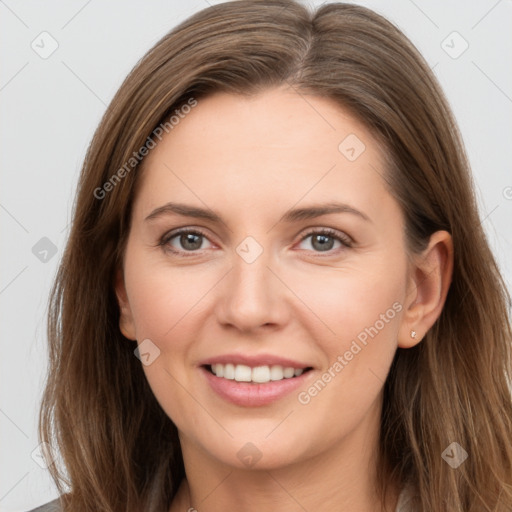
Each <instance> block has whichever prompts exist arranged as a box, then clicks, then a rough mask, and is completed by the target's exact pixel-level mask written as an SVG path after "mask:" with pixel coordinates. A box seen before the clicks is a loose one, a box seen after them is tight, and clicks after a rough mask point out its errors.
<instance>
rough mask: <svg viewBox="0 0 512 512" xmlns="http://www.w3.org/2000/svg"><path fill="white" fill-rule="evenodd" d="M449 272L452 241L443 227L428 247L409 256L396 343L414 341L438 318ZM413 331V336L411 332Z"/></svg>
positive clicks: (408, 345)
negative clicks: (400, 321)
mask: <svg viewBox="0 0 512 512" xmlns="http://www.w3.org/2000/svg"><path fill="white" fill-rule="evenodd" d="M452 272H453V241H452V237H451V235H450V233H448V232H447V231H436V232H435V233H434V234H433V235H432V236H431V237H430V241H429V244H428V247H427V248H426V249H425V250H424V251H423V252H422V253H421V254H420V255H418V256H415V257H414V258H413V261H412V262H411V267H410V269H409V274H408V275H409V277H408V284H407V295H406V301H405V302H406V304H405V306H406V307H405V313H404V316H403V317H402V324H401V325H400V332H399V335H398V346H399V347H400V348H411V347H413V346H415V345H416V344H418V343H419V342H420V341H421V340H422V338H423V337H424V336H425V334H426V333H427V331H428V330H429V329H430V328H431V327H432V325H434V323H435V321H436V320H437V319H438V317H439V315H440V314H441V311H442V310H443V306H444V303H445V300H446V296H447V295H448V290H449V288H450V283H451V280H452ZM411 331H415V332H416V337H415V338H413V337H412V336H411Z"/></svg>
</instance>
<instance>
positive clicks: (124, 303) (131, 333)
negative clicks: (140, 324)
mask: <svg viewBox="0 0 512 512" xmlns="http://www.w3.org/2000/svg"><path fill="white" fill-rule="evenodd" d="M115 292H116V297H117V302H118V304H119V329H120V331H121V333H122V334H123V336H124V337H125V338H128V339H129V340H132V341H135V340H136V339H137V336H136V334H135V323H134V321H133V315H132V311H131V308H130V303H129V301H128V294H127V293H126V287H125V283H124V275H123V271H122V269H118V270H117V272H116V279H115Z"/></svg>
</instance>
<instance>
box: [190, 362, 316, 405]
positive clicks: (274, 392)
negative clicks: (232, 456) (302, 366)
mask: <svg viewBox="0 0 512 512" xmlns="http://www.w3.org/2000/svg"><path fill="white" fill-rule="evenodd" d="M200 370H201V371H202V372H203V374H204V375H205V377H206V380H207V381H208V383H209V384H210V386H211V387H212V389H213V390H214V391H215V392H216V393H217V394H218V395H219V396H221V397H222V398H224V399H225V400H227V401H228V402H231V403H233V404H235V405H241V406H245V407H258V406H261V405H267V404H270V403H272V402H275V401H277V400H279V399H280V398H283V397H284V396H286V395H288V394H289V393H291V392H292V391H294V390H296V389H297V388H299V387H300V386H301V385H304V382H305V380H306V379H307V378H308V377H309V374H310V373H311V372H312V370H309V371H307V372H305V373H303V374H302V375H299V376H298V377H292V378H290V379H282V380H275V381H270V382H265V383H263V384H255V383H251V382H237V381H236V380H230V379H224V378H223V377H217V376H216V375H214V374H213V373H211V372H210V370H208V369H207V368H204V367H201V368H200Z"/></svg>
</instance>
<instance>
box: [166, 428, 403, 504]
mask: <svg viewBox="0 0 512 512" xmlns="http://www.w3.org/2000/svg"><path fill="white" fill-rule="evenodd" d="M375 434H376V433H375V432H373V430H372V429H370V428H367V429H364V428H358V429H356V430H355V431H353V432H351V433H350V435H349V436H347V437H345V438H344V439H342V440H341V441H340V442H339V443H337V444H336V445H334V446H331V447H330V449H329V450H328V451H327V452H323V453H319V454H316V455H315V456H312V457H310V458H308V459H302V460H301V461H298V462H296V463H294V464H290V465H288V466H286V467H282V466H281V467H275V468H263V469H257V468H252V469H240V468H236V467H233V466H228V465H225V464H222V463H220V462H219V461H218V460H217V459H207V458H204V457H199V456H198V454H197V452H195V449H194V448H193V446H192V444H190V445H188V443H186V445H185V446H183V455H184V462H185V470H186V475H187V478H186V479H184V480H183V481H182V484H181V486H180V488H179V490H178V493H177V495H176V496H175V499H174V501H173V504H172V507H171V510H170V512H177V511H180V512H185V511H189V512H194V510H196V511H198V512H220V511H223V512H224V511H225V510H244V511H246V512H256V511H258V512H260V511H261V510H265V511H266V512H277V511H279V512H292V511H293V512H296V511H297V510H314V511H316V512H322V511H333V510H335V511H336V512H349V511H350V512H353V511H354V510H357V511H358V512H376V511H379V512H380V511H381V510H382V511H384V510H386V511H389V512H394V510H395V508H396V504H397V501H398V495H399V492H400V488H399V487H398V486H396V485H392V486H391V489H390V492H389V495H388V498H387V500H386V503H382V502H381V501H380V496H379V495H378V493H377V486H376V482H377V480H376V453H377V448H378V446H377V442H378V436H376V435H375ZM372 439H373V440H374V441H373V442H372V441H371V440H372ZM187 445H188V446H187Z"/></svg>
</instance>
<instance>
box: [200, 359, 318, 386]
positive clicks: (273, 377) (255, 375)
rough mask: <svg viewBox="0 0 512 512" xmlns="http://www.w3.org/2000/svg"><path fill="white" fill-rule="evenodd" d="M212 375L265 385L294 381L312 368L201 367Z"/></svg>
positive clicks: (262, 366) (217, 365)
mask: <svg viewBox="0 0 512 512" xmlns="http://www.w3.org/2000/svg"><path fill="white" fill-rule="evenodd" d="M203 368H205V369H206V370H207V371H208V372H210V373H211V374H212V375H214V376H216V377H218V378H220V379H223V380H231V381H235V382H245V383H249V384H266V383H270V382H278V381H283V380H290V379H296V378H298V377H300V376H301V375H303V374H305V373H307V372H309V371H311V370H312V369H313V368H312V367H310V366H308V367H306V368H293V367H291V366H281V365H261V366H253V367H251V366H248V365H244V364H232V363H227V364H221V363H217V364H206V365H203Z"/></svg>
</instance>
